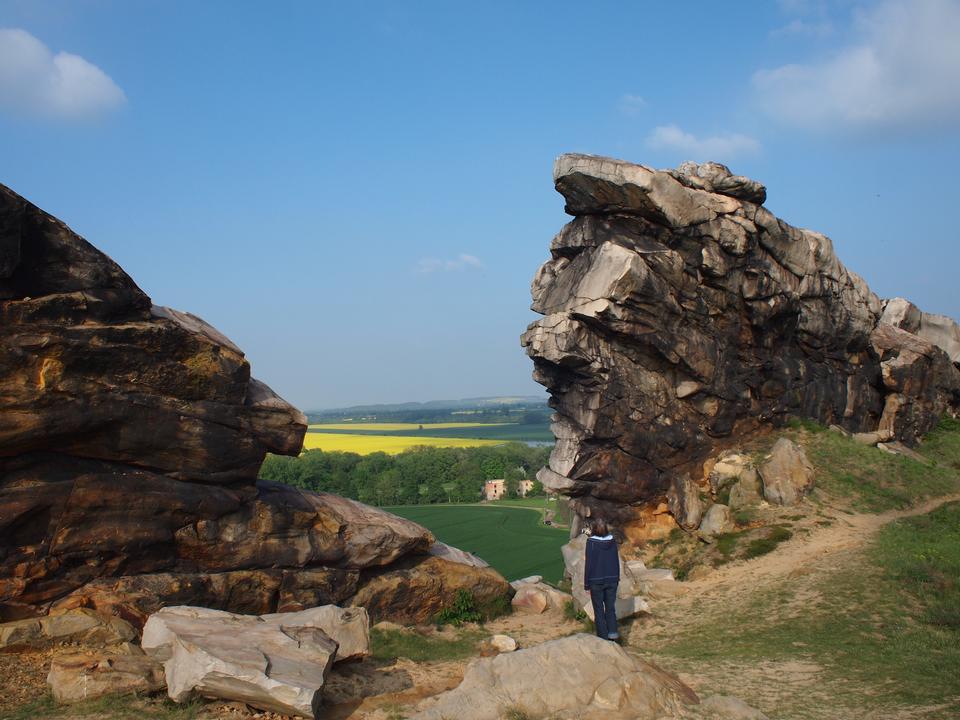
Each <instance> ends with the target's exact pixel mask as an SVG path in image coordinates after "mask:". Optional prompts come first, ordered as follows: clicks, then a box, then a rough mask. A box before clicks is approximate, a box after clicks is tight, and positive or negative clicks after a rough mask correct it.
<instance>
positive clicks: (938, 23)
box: [753, 0, 960, 128]
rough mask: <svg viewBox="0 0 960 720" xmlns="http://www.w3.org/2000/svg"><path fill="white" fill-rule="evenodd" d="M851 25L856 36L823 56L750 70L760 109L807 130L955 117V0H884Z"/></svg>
mask: <svg viewBox="0 0 960 720" xmlns="http://www.w3.org/2000/svg"><path fill="white" fill-rule="evenodd" d="M854 28H855V30H856V32H857V35H858V37H859V41H858V42H856V43H851V44H849V45H847V46H846V47H843V48H841V49H840V50H839V51H838V52H836V53H835V54H834V55H833V56H832V57H831V58H829V59H827V60H823V61H818V62H811V63H798V64H790V65H783V66H781V67H777V68H773V69H769V70H760V71H758V72H757V73H755V74H754V76H753V87H754V91H755V93H756V96H757V98H758V100H759V102H760V105H761V107H763V109H764V110H765V111H766V112H768V113H769V114H770V115H772V116H773V117H775V118H777V119H779V120H781V121H782V122H784V123H785V124H789V125H794V126H801V127H809V128H833V127H853V128H866V127H886V128H890V127H901V128H903V127H906V128H922V127H929V126H932V125H937V124H947V123H956V122H960V41H958V40H957V38H960V0H886V1H885V2H882V3H880V4H879V5H877V6H875V7H872V8H871V9H869V10H866V11H861V12H858V13H857V14H856V15H855V18H854Z"/></svg>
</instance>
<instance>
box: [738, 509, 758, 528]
mask: <svg viewBox="0 0 960 720" xmlns="http://www.w3.org/2000/svg"><path fill="white" fill-rule="evenodd" d="M756 519H757V511H756V510H755V509H754V508H743V509H741V510H736V511H734V513H733V521H734V522H735V523H736V524H737V525H749V524H750V523H752V522H753V521H754V520H756Z"/></svg>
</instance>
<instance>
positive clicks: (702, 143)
mask: <svg viewBox="0 0 960 720" xmlns="http://www.w3.org/2000/svg"><path fill="white" fill-rule="evenodd" d="M647 146H648V147H650V148H653V149H654V150H676V151H677V152H681V153H683V154H684V159H688V160H697V161H698V162H702V161H705V160H726V159H730V158H733V157H735V156H737V155H743V154H745V153H754V152H757V151H758V150H759V149H760V143H759V142H758V141H756V140H754V139H753V138H752V137H749V136H747V135H741V134H739V133H728V134H725V135H710V136H707V137H697V136H696V135H694V134H692V133H688V132H685V131H684V130H681V129H680V128H679V127H677V126H676V125H660V126H659V127H656V128H654V129H653V132H652V133H650V135H649V136H648V137H647Z"/></svg>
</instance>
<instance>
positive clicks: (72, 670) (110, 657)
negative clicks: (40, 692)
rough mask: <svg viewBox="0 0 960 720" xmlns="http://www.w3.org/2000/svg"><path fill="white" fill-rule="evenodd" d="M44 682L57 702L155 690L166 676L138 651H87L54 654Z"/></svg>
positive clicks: (161, 667)
mask: <svg viewBox="0 0 960 720" xmlns="http://www.w3.org/2000/svg"><path fill="white" fill-rule="evenodd" d="M47 685H48V686H49V688H50V693H51V694H52V695H53V698H54V700H56V701H57V702H58V703H75V702H80V701H81V700H92V699H94V698H98V697H103V696H104V695H128V694H133V693H151V692H156V691H158V690H162V689H163V688H164V686H165V685H166V679H165V678H164V674H163V665H161V664H160V663H158V662H157V661H156V660H154V659H153V658H151V657H147V656H146V655H144V654H143V653H142V652H141V653H114V652H106V651H89V652H83V653H68V654H64V655H57V656H56V657H54V658H53V659H52V660H51V661H50V672H49V674H48V675H47Z"/></svg>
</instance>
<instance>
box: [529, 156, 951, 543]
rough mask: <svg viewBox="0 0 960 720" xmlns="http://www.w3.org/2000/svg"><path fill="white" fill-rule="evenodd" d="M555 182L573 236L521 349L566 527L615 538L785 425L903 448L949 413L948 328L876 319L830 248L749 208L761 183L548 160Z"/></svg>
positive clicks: (561, 239)
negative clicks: (590, 520) (570, 514)
mask: <svg viewBox="0 0 960 720" xmlns="http://www.w3.org/2000/svg"><path fill="white" fill-rule="evenodd" d="M554 181H555V183H556V188H557V190H558V191H559V192H560V193H561V194H562V195H563V196H564V198H565V199H566V211H567V212H568V213H569V214H571V215H573V216H574V220H573V221H572V222H570V223H568V224H567V225H566V226H565V227H564V228H563V229H562V230H561V231H560V233H559V234H558V235H557V236H556V237H555V238H554V240H553V243H552V245H551V259H550V260H548V261H547V262H546V263H545V264H544V265H543V266H542V267H541V268H540V270H539V271H538V273H537V276H536V277H535V279H534V281H533V287H532V294H533V309H534V310H535V311H536V312H539V313H541V314H542V315H543V316H544V317H543V319H541V320H539V321H538V322H536V323H534V324H532V325H531V326H530V328H529V329H528V330H527V332H526V333H525V334H524V336H523V340H522V341H523V344H524V346H525V348H526V351H527V353H528V355H529V356H530V357H531V358H532V359H533V361H534V367H535V369H534V378H535V379H536V380H537V381H538V382H539V383H541V384H543V385H545V386H546V387H547V388H548V390H549V391H550V394H551V404H552V406H553V408H554V410H555V411H556V412H555V416H554V423H553V430H554V433H555V434H556V436H557V445H556V448H555V450H554V452H553V454H552V456H551V459H550V466H549V467H548V468H544V469H543V470H542V471H541V473H540V475H539V477H540V479H541V481H542V482H543V483H544V485H546V486H547V487H549V488H552V489H555V490H558V491H561V492H563V493H565V494H568V495H570V496H572V497H573V498H575V500H574V503H573V504H574V507H575V508H576V510H577V512H578V515H579V516H580V517H581V518H582V517H584V516H589V515H591V514H594V513H599V514H602V515H603V516H605V517H607V518H609V519H612V520H614V521H615V522H617V523H619V524H621V525H623V524H630V523H631V522H634V521H636V520H637V519H638V518H639V517H640V516H641V514H642V507H643V506H649V505H652V504H655V503H658V502H660V501H662V500H665V499H666V498H667V495H668V492H670V491H671V488H673V494H674V495H676V494H677V493H679V494H680V495H682V494H683V493H684V491H685V488H684V486H685V485H689V481H690V479H691V478H692V480H693V481H694V482H696V481H698V480H699V478H702V477H703V464H704V461H705V460H707V459H708V458H710V457H712V456H714V455H716V454H717V451H718V450H719V449H722V448H724V447H727V446H729V445H732V444H733V443H734V442H735V441H736V440H738V439H742V438H743V437H745V436H748V435H749V434H751V433H754V432H757V431H760V430H762V429H763V428H765V427H768V426H771V425H772V426H775V425H778V424H781V423H782V422H783V421H784V420H786V419H787V418H789V417H793V416H795V417H805V418H812V419H816V420H818V421H820V422H822V423H825V424H831V423H832V424H837V425H840V426H842V427H844V428H846V429H848V430H850V431H854V432H864V431H877V432H878V433H880V435H881V437H882V439H890V440H900V441H902V442H905V443H907V444H915V443H916V442H917V441H918V439H919V438H920V437H921V436H922V434H923V433H925V432H926V431H928V430H929V429H930V428H931V427H933V425H934V424H935V423H936V422H937V420H938V419H939V418H940V416H941V415H942V414H943V413H944V412H956V411H957V409H958V408H960V371H958V369H957V367H956V366H955V365H954V362H955V361H957V360H960V358H958V357H957V354H956V350H957V348H951V347H949V346H947V343H946V341H945V340H944V338H954V337H958V338H960V334H957V333H958V328H957V325H956V323H953V321H951V320H949V319H948V318H943V317H942V316H925V315H924V314H922V313H919V311H916V313H913V312H912V311H909V308H907V309H906V310H903V311H902V312H901V311H900V310H898V307H899V306H898V305H895V304H888V305H887V310H888V312H887V314H885V304H884V302H883V301H881V299H880V298H878V297H877V296H876V295H875V294H874V293H873V292H872V291H871V290H870V288H869V287H867V285H866V283H865V282H864V281H863V280H862V279H861V278H859V277H858V276H857V275H855V274H854V273H852V272H850V271H848V270H847V269H846V268H845V267H844V266H843V265H842V264H841V263H840V261H839V260H838V259H837V256H836V255H835V253H834V251H833V245H832V243H831V241H830V239H829V238H828V237H826V236H824V235H822V234H820V233H816V232H813V231H810V230H801V229H798V228H795V227H792V226H790V225H788V224H787V223H785V222H783V221H782V220H779V219H777V218H776V217H774V215H773V214H772V213H770V211H768V210H767V209H766V208H764V207H763V202H764V200H765V199H766V190H765V188H764V187H763V186H762V185H760V184H759V183H758V182H756V181H754V180H750V179H747V178H744V177H740V176H735V175H732V174H731V173H730V171H729V170H728V169H727V168H725V167H724V166H722V165H718V164H716V163H705V164H703V165H696V164H693V163H687V164H684V165H682V166H681V167H680V168H679V169H678V170H669V171H657V170H652V169H650V168H647V167H644V166H642V165H635V164H631V163H627V162H623V161H619V160H612V159H609V158H601V157H594V156H587V155H563V156H561V157H560V158H558V160H557V162H556V165H555V167H554ZM914 310H915V308H914ZM924 318H927V319H926V321H925V322H924ZM924 328H926V329H927V330H926V331H924ZM915 333H918V334H915ZM945 350H946V352H945ZM948 353H953V356H952V357H951V355H950V354H948Z"/></svg>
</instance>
